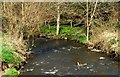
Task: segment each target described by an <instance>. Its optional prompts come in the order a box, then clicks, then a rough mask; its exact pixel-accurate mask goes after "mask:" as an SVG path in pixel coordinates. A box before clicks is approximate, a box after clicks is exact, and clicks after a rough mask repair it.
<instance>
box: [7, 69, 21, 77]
mask: <svg viewBox="0 0 120 77" xmlns="http://www.w3.org/2000/svg"><path fill="white" fill-rule="evenodd" d="M19 74H20V72H19V71H17V70H16V69H15V68H9V69H8V70H7V72H6V73H5V77H18V76H19Z"/></svg>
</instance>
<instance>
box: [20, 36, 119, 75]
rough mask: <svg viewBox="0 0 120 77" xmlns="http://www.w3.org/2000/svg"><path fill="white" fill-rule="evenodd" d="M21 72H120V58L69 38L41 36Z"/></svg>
mask: <svg viewBox="0 0 120 77" xmlns="http://www.w3.org/2000/svg"><path fill="white" fill-rule="evenodd" d="M35 46H36V47H34V48H33V49H32V52H34V54H33V55H32V56H31V58H30V59H29V60H28V63H27V64H26V65H25V66H24V68H23V69H22V70H21V75H46V74H54V75H59V76H63V75H118V74H119V65H120V64H119V62H117V61H114V60H112V59H110V58H109V57H108V56H107V55H106V54H103V53H98V52H91V51H90V50H88V49H87V48H86V47H84V46H83V45H81V44H79V43H75V42H73V41H68V40H53V39H45V38H39V39H36V40H35Z"/></svg>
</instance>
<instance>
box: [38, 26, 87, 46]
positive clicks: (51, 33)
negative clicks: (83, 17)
mask: <svg viewBox="0 0 120 77" xmlns="http://www.w3.org/2000/svg"><path fill="white" fill-rule="evenodd" d="M40 32H41V34H42V35H44V36H47V37H49V38H56V39H57V38H58V39H70V40H76V41H78V42H80V43H82V44H86V43H87V42H86V35H85V29H84V28H77V27H73V28H71V27H69V26H60V32H59V35H56V26H47V25H46V26H41V27H40Z"/></svg>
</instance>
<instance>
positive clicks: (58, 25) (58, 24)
mask: <svg viewBox="0 0 120 77" xmlns="http://www.w3.org/2000/svg"><path fill="white" fill-rule="evenodd" d="M57 12H58V14H57V31H56V35H58V34H59V28H60V6H59V4H58V7H57Z"/></svg>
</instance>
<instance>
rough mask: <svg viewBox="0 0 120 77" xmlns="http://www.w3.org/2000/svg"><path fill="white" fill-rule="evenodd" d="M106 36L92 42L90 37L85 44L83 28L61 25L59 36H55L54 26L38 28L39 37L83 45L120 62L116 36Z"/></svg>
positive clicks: (92, 39)
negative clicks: (70, 41)
mask: <svg viewBox="0 0 120 77" xmlns="http://www.w3.org/2000/svg"><path fill="white" fill-rule="evenodd" d="M103 33H104V31H103ZM101 34H102V33H101ZM107 34H108V33H107ZM107 34H104V35H106V38H105V37H104V38H102V40H101V39H98V40H96V39H95V40H94V38H93V36H92V35H90V36H89V39H90V41H89V42H87V41H86V33H85V28H82V27H69V26H64V25H63V26H60V32H59V35H56V26H47V25H45V26H40V37H44V38H51V39H65V40H72V41H75V42H78V43H81V44H83V45H85V46H86V47H87V48H88V49H90V50H91V51H94V52H102V53H105V54H107V55H108V56H109V57H110V58H112V59H114V60H117V61H120V56H119V55H120V53H119V49H120V47H118V41H117V38H116V36H112V35H111V36H109V37H107ZM102 35H103V34H102ZM102 35H101V37H102ZM94 36H95V35H94Z"/></svg>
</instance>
